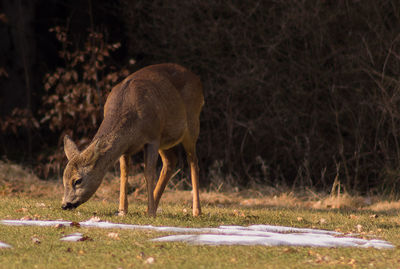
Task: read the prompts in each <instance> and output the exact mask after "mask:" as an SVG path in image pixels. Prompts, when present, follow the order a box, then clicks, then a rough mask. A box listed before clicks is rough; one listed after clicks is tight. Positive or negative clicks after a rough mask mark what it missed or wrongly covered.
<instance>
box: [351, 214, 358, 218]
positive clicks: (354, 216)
mask: <svg viewBox="0 0 400 269" xmlns="http://www.w3.org/2000/svg"><path fill="white" fill-rule="evenodd" d="M358 218H359V217H358V216H356V215H353V214H350V219H358Z"/></svg>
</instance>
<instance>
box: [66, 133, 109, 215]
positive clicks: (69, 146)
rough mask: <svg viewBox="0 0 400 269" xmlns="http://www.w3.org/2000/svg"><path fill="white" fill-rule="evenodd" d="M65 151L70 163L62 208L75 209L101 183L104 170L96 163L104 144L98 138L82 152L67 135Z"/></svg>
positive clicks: (67, 167)
mask: <svg viewBox="0 0 400 269" xmlns="http://www.w3.org/2000/svg"><path fill="white" fill-rule="evenodd" d="M64 151H65V154H66V155H67V159H68V164H67V166H66V167H65V170H64V175H63V183H64V198H63V201H62V209H74V208H76V207H78V206H79V205H81V204H83V203H84V202H86V201H87V200H89V198H90V197H91V196H92V195H93V194H94V193H95V192H96V190H97V188H98V187H99V186H100V184H101V181H102V179H103V175H104V171H103V169H101V167H98V166H96V165H97V163H98V160H99V157H100V155H101V154H102V152H104V146H102V145H101V143H100V142H99V140H96V141H94V142H92V143H91V144H90V145H89V146H88V147H87V148H86V149H85V150H84V151H82V152H80V151H79V150H78V148H77V146H76V144H75V143H74V142H73V141H72V140H71V138H69V137H68V136H65V137H64Z"/></svg>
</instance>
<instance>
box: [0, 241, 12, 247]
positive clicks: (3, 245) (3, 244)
mask: <svg viewBox="0 0 400 269" xmlns="http://www.w3.org/2000/svg"><path fill="white" fill-rule="evenodd" d="M0 248H12V246H10V245H9V244H6V243H3V242H1V241H0Z"/></svg>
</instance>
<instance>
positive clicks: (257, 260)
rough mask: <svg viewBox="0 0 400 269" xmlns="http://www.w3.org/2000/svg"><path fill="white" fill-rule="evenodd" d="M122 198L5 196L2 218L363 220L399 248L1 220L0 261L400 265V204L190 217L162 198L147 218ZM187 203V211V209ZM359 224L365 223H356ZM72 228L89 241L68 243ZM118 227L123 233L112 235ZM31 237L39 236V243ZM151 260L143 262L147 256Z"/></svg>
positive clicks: (218, 209)
mask: <svg viewBox="0 0 400 269" xmlns="http://www.w3.org/2000/svg"><path fill="white" fill-rule="evenodd" d="M116 207H117V203H116V202H115V203H109V202H104V201H96V200H91V201H89V202H88V203H86V204H85V205H82V206H81V207H80V208H78V209H77V210H75V211H62V210H60V201H59V200H54V199H48V198H43V199H40V198H35V199H33V198H27V197H18V198H11V197H9V196H6V197H1V198H0V219H21V218H23V217H30V218H37V219H41V220H57V219H64V220H71V221H85V220H88V219H89V218H91V217H92V216H93V215H94V214H95V215H96V216H98V217H99V218H100V219H101V220H105V221H112V222H116V223H130V224H151V225H157V226H162V225H164V226H165V225H168V226H172V225H174V226H181V227H210V226H211V227H216V226H219V225H251V224H272V225H288V226H294V227H307V228H318V229H328V230H340V231H341V232H345V233H350V232H356V231H357V225H361V227H362V233H363V235H362V236H364V237H366V238H381V239H384V240H388V241H390V242H391V243H392V244H394V245H395V246H396V247H395V248H394V249H385V250H379V249H371V248H369V249H362V248H309V247H287V246H286V247H285V246H282V247H265V246H198V245H188V244H185V243H155V242H151V241H149V240H150V239H153V238H155V237H158V236H160V235H165V234H161V233H158V232H154V231H144V230H143V231H136V230H120V229H97V228H77V227H64V228H55V227H34V226H31V227H16V226H5V225H0V241H2V242H5V243H8V244H10V245H12V246H13V248H12V249H0V268H57V269H60V268H96V269H97V268H310V267H316V266H318V267H320V266H322V267H327V268H328V267H331V268H332V267H335V268H337V267H339V268H351V267H357V268H398V267H399V265H400V248H399V247H398V246H400V218H399V214H398V212H397V211H387V212H384V213H382V212H380V213H379V214H378V217H377V218H371V215H372V214H374V212H371V211H346V210H312V209H304V208H271V207H265V208H261V207H255V208H248V207H242V208H238V207H237V206H233V205H232V206H204V208H203V213H204V214H203V215H202V216H201V217H199V218H193V217H192V216H191V215H190V213H191V210H190V207H189V206H188V205H185V204H161V208H162V210H161V212H159V213H158V215H157V218H155V219H154V218H149V217H147V216H146V215H145V214H144V212H145V209H146V207H145V205H144V204H143V203H136V204H133V203H131V205H130V213H129V214H128V215H127V216H126V217H118V216H115V215H114V211H115V210H116ZM184 209H186V210H184ZM359 227H360V226H359ZM73 232H80V233H83V234H84V235H85V236H88V237H89V238H91V239H92V240H87V241H83V242H63V241H60V240H59V239H60V238H61V237H62V236H63V235H66V234H70V233H73ZM110 232H116V233H118V234H119V239H114V238H111V237H109V236H108V234H109V233H110ZM32 237H35V238H38V239H39V240H40V243H39V244H38V243H34V242H33V241H32ZM150 257H152V258H154V262H153V263H151V264H149V263H146V260H147V259H148V258H150Z"/></svg>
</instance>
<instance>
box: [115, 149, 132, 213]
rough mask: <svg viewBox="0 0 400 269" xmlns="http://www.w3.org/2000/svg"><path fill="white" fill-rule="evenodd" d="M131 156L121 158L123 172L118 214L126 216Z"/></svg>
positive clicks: (120, 164) (120, 163)
mask: <svg viewBox="0 0 400 269" xmlns="http://www.w3.org/2000/svg"><path fill="white" fill-rule="evenodd" d="M129 163H130V157H129V155H127V154H124V155H122V156H121V157H120V158H119V166H120V172H121V185H120V192H119V207H118V216H125V215H126V214H127V213H128V173H129Z"/></svg>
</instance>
